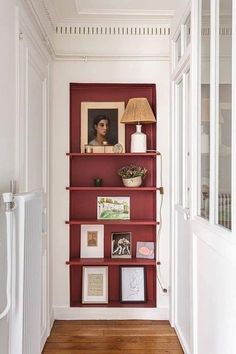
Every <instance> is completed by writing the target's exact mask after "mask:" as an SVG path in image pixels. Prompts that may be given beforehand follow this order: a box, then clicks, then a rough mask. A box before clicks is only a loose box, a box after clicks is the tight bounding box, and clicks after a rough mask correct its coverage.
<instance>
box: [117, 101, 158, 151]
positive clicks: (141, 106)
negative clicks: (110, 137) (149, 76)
mask: <svg viewBox="0 0 236 354" xmlns="http://www.w3.org/2000/svg"><path fill="white" fill-rule="evenodd" d="M155 121H156V119H155V116H154V114H153V112H152V109H151V107H150V104H149V102H148V100H147V99H146V98H131V99H130V100H129V102H128V104H127V106H126V109H125V111H124V114H123V116H122V118H121V121H120V122H121V123H124V124H136V132H135V133H134V134H132V135H131V148H130V151H131V152H146V151H147V136H146V134H144V133H142V131H141V128H142V125H141V124H140V123H142V124H146V123H154V122H155Z"/></svg>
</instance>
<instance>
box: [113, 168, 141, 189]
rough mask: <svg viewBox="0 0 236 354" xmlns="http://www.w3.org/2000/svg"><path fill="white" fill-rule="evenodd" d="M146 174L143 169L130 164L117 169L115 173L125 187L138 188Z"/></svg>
mask: <svg viewBox="0 0 236 354" xmlns="http://www.w3.org/2000/svg"><path fill="white" fill-rule="evenodd" d="M147 172H148V171H147V169H146V168H145V167H142V166H137V165H135V164H131V165H128V166H123V167H121V168H119V170H118V172H117V173H118V175H119V176H120V177H121V178H122V181H123V184H124V186H125V187H139V186H141V184H142V180H143V179H144V178H145V176H146V175H147Z"/></svg>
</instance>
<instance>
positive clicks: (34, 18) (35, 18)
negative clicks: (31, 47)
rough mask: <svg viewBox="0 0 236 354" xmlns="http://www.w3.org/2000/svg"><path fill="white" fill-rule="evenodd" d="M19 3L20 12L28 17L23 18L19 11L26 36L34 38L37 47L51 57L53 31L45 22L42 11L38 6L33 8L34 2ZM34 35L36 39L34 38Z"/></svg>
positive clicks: (24, 1)
mask: <svg viewBox="0 0 236 354" xmlns="http://www.w3.org/2000/svg"><path fill="white" fill-rule="evenodd" d="M20 2H21V4H22V10H23V11H25V13H26V14H27V15H28V16H24V13H23V12H22V11H20V14H21V26H22V25H25V26H28V29H27V32H28V34H29V35H30V36H32V37H34V40H35V42H36V43H38V45H42V46H43V47H44V49H45V50H46V51H47V52H48V54H49V55H50V56H51V57H53V56H54V49H53V44H52V41H51V37H52V35H53V31H52V28H51V26H50V25H49V23H48V22H47V20H46V19H45V18H44V10H43V9H42V8H40V7H39V6H35V0H20ZM37 4H38V2H37ZM29 19H30V20H29ZM30 26H33V28H30ZM34 31H35V32H34ZM36 33H37V36H38V39H37V38H36V37H37V36H36Z"/></svg>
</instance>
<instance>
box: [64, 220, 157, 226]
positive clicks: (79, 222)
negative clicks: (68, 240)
mask: <svg viewBox="0 0 236 354" xmlns="http://www.w3.org/2000/svg"><path fill="white" fill-rule="evenodd" d="M65 223H66V224H69V225H82V224H104V225H159V222H158V221H155V220H94V219H92V220H91V219H83V220H70V221H69V220H67V221H66V222H65Z"/></svg>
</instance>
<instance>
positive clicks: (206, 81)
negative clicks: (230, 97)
mask: <svg viewBox="0 0 236 354" xmlns="http://www.w3.org/2000/svg"><path fill="white" fill-rule="evenodd" d="M201 10H202V12H201V14H202V15H201V86H200V99H201V117H200V121H201V145H200V154H201V160H200V164H201V175H200V215H201V216H202V217H204V218H206V219H209V198H210V194H209V192H210V189H209V183H210V0H202V9H201Z"/></svg>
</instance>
